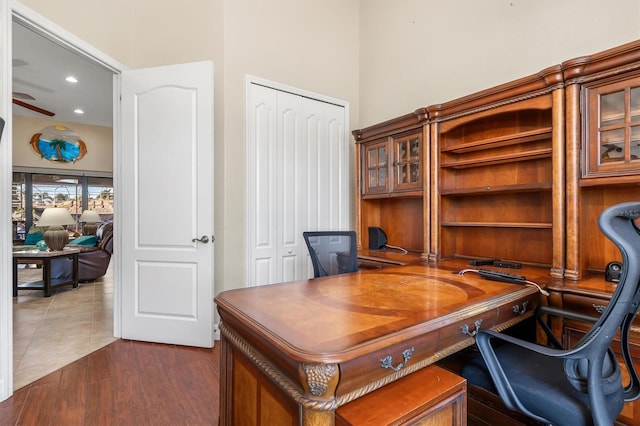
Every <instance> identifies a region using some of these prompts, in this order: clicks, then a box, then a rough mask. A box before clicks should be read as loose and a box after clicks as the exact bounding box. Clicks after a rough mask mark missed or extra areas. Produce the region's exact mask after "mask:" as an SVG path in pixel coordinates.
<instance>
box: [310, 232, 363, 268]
mask: <svg viewBox="0 0 640 426" xmlns="http://www.w3.org/2000/svg"><path fill="white" fill-rule="evenodd" d="M302 236H303V237H304V241H305V243H306V244H307V248H308V249H309V255H310V256H311V262H312V263H313V276H314V278H318V277H325V276H327V275H334V274H344V273H347V272H356V271H357V270H358V258H357V242H356V233H355V232H354V231H313V232H311V231H309V232H303V233H302Z"/></svg>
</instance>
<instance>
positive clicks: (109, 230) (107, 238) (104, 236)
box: [96, 222, 113, 254]
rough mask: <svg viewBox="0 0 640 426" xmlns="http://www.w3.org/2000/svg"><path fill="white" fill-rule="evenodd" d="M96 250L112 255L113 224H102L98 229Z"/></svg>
mask: <svg viewBox="0 0 640 426" xmlns="http://www.w3.org/2000/svg"><path fill="white" fill-rule="evenodd" d="M96 235H97V236H98V248H100V249H102V250H104V251H106V252H108V253H109V254H113V223H112V222H107V223H104V224H102V225H101V226H100V228H98V232H97V233H96Z"/></svg>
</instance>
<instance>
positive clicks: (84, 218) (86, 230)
mask: <svg viewBox="0 0 640 426" xmlns="http://www.w3.org/2000/svg"><path fill="white" fill-rule="evenodd" d="M79 220H80V222H84V227H83V228H82V235H96V232H97V231H98V225H97V224H96V222H102V220H101V219H100V215H99V214H98V213H96V212H94V211H93V210H85V211H83V212H82V214H81V215H80V219H79Z"/></svg>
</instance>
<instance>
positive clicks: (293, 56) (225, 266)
mask: <svg viewBox="0 0 640 426" xmlns="http://www.w3.org/2000/svg"><path fill="white" fill-rule="evenodd" d="M22 3H24V4H25V5H26V6H27V7H29V8H31V9H33V10H35V11H36V12H38V13H40V14H42V15H43V16H45V17H47V19H49V20H51V21H53V22H55V23H56V24H58V25H60V26H61V27H63V28H64V29H66V30H67V31H70V32H72V33H74V34H75V35H77V36H78V37H80V38H82V39H84V40H85V41H86V42H88V43H89V44H91V45H93V46H94V47H96V48H97V49H100V50H101V51H103V52H104V53H106V54H108V55H109V56H111V57H113V58H114V59H115V60H117V61H119V62H121V63H122V64H124V65H126V66H128V67H130V68H140V67H146V66H155V65H165V64H171V63H179V62H188V61H197V60H203V59H212V60H213V62H214V64H215V205H216V210H215V234H216V244H215V247H216V248H215V257H216V259H215V271H216V272H215V281H216V284H215V285H216V292H219V291H222V290H226V289H230V288H237V287H242V286H244V282H245V278H244V277H245V273H244V270H245V247H244V241H245V223H244V206H245V202H244V197H245V195H244V189H245V172H246V171H245V152H244V133H245V122H244V115H245V111H244V100H245V86H244V81H245V75H246V74H251V75H254V76H257V77H261V78H266V79H270V80H273V81H275V82H278V83H281V84H286V85H289V86H293V87H298V88H300V89H304V90H307V91H311V92H316V93H321V94H324V95H328V96H332V97H336V98H340V99H344V100H346V101H348V102H350V104H351V111H352V115H351V117H352V121H356V120H355V118H354V117H357V115H356V112H355V111H357V108H354V106H355V105H357V95H358V8H359V1H358V0H323V1H317V0H183V1H179V2H178V1H174V0H162V1H159V0H115V1H108V2H87V1H83V0H57V1H56V2H51V1H50V0H23V1H22ZM54 3H55V4H54Z"/></svg>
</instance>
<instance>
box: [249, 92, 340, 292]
mask: <svg viewBox="0 0 640 426" xmlns="http://www.w3.org/2000/svg"><path fill="white" fill-rule="evenodd" d="M247 86H248V87H247V88H248V96H247V99H248V108H247V255H248V259H247V270H248V271H247V272H248V273H247V278H248V283H247V284H248V285H249V286H255V285H263V284H271V283H276V282H285V281H293V280H299V279H306V278H309V277H312V276H313V268H312V266H311V261H310V259H309V256H308V253H307V247H306V245H305V243H304V240H303V238H302V232H303V231H307V230H309V231H313V230H346V229H349V228H350V226H351V223H350V216H351V215H350V211H351V210H350V209H351V207H350V200H351V188H350V186H351V185H350V179H349V170H350V162H351V161H350V156H349V152H350V150H349V139H348V137H347V109H348V108H347V107H346V106H345V105H344V104H343V105H339V104H337V103H332V102H327V101H323V100H319V99H314V98H312V97H309V96H303V95H301V94H296V93H292V92H291V91H284V90H278V89H275V88H272V87H266V86H264V85H262V84H256V83H253V82H252V83H249V84H248V85H247Z"/></svg>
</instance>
